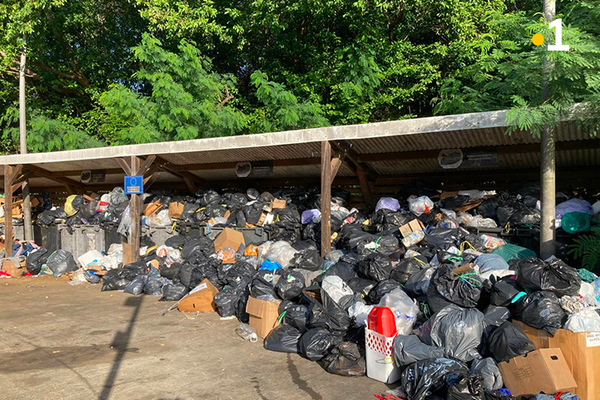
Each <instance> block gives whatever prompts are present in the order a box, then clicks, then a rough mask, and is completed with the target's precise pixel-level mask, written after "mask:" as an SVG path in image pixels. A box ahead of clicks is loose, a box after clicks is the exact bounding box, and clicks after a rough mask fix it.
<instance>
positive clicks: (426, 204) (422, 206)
mask: <svg viewBox="0 0 600 400" xmlns="http://www.w3.org/2000/svg"><path fill="white" fill-rule="evenodd" d="M408 208H409V209H410V211H411V212H412V213H413V214H415V215H416V216H417V217H418V216H419V215H421V214H429V213H430V212H431V210H432V209H433V201H431V199H430V198H429V197H427V196H421V197H417V198H416V199H412V200H408Z"/></svg>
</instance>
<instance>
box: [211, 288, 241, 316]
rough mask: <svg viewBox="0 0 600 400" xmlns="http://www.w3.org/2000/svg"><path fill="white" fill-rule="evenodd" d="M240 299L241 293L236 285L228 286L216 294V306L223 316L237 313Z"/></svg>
mask: <svg viewBox="0 0 600 400" xmlns="http://www.w3.org/2000/svg"><path fill="white" fill-rule="evenodd" d="M239 300H240V293H239V291H238V290H237V289H236V288H235V287H227V288H225V289H223V290H221V291H220V292H219V293H217V294H216V295H215V299H214V302H215V306H216V307H217V312H218V313H219V315H220V316H221V317H231V316H232V315H235V313H236V311H237V307H238V302H239Z"/></svg>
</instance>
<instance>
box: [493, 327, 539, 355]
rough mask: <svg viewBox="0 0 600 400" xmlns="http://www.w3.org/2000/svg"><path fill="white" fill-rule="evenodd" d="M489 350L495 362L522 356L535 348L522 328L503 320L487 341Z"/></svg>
mask: <svg viewBox="0 0 600 400" xmlns="http://www.w3.org/2000/svg"><path fill="white" fill-rule="evenodd" d="M488 348H489V352H490V353H491V354H492V356H493V357H494V359H495V360H496V361H497V362H502V361H508V360H510V359H511V358H513V357H517V356H524V355H526V354H527V353H529V352H530V351H534V350H535V346H534V344H533V343H532V342H531V340H529V339H528V338H527V335H525V332H523V329H521V328H520V327H518V326H517V325H515V324H513V323H511V322H508V321H506V322H504V323H503V324H502V325H500V326H499V327H498V328H496V329H495V330H494V332H493V333H492V335H491V336H490V339H489V342H488Z"/></svg>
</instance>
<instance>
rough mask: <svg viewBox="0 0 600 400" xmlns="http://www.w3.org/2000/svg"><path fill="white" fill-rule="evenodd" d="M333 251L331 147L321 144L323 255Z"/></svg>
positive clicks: (325, 143)
mask: <svg viewBox="0 0 600 400" xmlns="http://www.w3.org/2000/svg"><path fill="white" fill-rule="evenodd" d="M330 251H331V145H330V144H329V142H321V255H322V256H323V257H324V256H325V255H326V254H327V253H329V252H330Z"/></svg>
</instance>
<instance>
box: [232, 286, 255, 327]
mask: <svg viewBox="0 0 600 400" xmlns="http://www.w3.org/2000/svg"><path fill="white" fill-rule="evenodd" d="M250 282H251V280H250V278H243V279H242V280H241V281H240V282H239V283H238V284H237V287H236V288H237V292H238V303H237V307H236V309H235V316H236V318H237V319H238V321H240V322H242V323H245V324H247V323H248V322H249V321H250V315H249V314H248V313H247V312H246V305H247V304H248V298H249V297H250Z"/></svg>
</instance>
